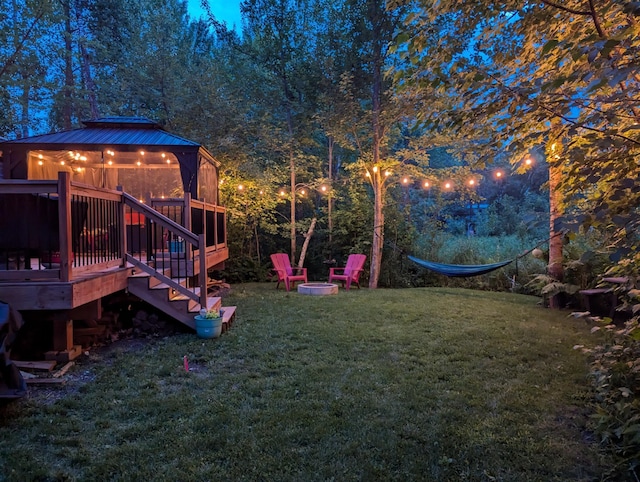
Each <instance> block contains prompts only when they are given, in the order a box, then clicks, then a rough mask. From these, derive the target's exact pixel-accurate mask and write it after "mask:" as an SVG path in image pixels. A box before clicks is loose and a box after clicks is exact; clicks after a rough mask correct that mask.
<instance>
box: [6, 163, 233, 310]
mask: <svg viewBox="0 0 640 482" xmlns="http://www.w3.org/2000/svg"><path fill="white" fill-rule="evenodd" d="M152 204H153V205H154V206H155V207H156V208H157V210H156V209H153V208H152V207H150V206H147V205H145V204H142V203H140V202H139V201H138V200H137V199H135V198H133V197H132V196H130V195H128V194H126V193H124V192H121V191H111V190H106V189H100V188H95V187H92V186H87V185H83V184H77V183H72V182H71V181H70V176H69V174H68V173H63V172H61V173H59V178H58V180H57V181H33V180H32V181H29V180H3V181H0V282H4V281H11V282H20V281H33V280H59V281H71V280H73V279H75V278H77V277H79V276H84V275H86V274H91V273H92V272H98V271H101V270H104V269H109V268H112V267H116V266H125V265H126V263H131V264H133V265H134V266H137V267H139V268H140V269H142V270H144V271H146V272H149V274H151V275H152V276H154V277H156V278H158V279H159V280H161V282H164V283H167V284H168V285H170V286H171V287H172V288H173V289H174V290H175V291H177V292H180V293H182V294H184V295H185V296H188V297H189V298H191V299H194V300H195V301H198V302H202V301H205V302H206V282H207V279H206V273H207V259H206V258H207V256H206V253H207V252H209V251H211V250H216V249H221V248H223V247H226V226H225V210H224V208H222V207H220V206H215V205H211V204H207V203H204V202H200V201H193V200H191V199H190V197H189V196H187V197H186V198H185V199H184V200H182V199H179V200H153V203H152ZM194 220H195V222H194ZM202 247H204V249H201V248H202ZM200 274H202V275H200ZM201 304H203V303H201Z"/></svg>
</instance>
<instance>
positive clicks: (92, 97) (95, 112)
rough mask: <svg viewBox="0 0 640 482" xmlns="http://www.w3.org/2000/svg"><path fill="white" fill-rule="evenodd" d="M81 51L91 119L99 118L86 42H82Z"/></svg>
mask: <svg viewBox="0 0 640 482" xmlns="http://www.w3.org/2000/svg"><path fill="white" fill-rule="evenodd" d="M80 52H81V53H82V76H83V77H84V83H85V86H86V88H87V93H88V95H87V97H88V98H89V110H90V112H91V119H97V118H98V117H100V114H99V112H98V99H97V98H96V84H95V83H94V82H93V77H92V76H91V62H90V60H89V52H88V51H87V47H86V46H85V44H84V42H80Z"/></svg>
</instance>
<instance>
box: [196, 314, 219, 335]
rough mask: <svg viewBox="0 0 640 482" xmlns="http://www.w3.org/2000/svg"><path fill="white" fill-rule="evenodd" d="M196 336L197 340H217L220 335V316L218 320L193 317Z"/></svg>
mask: <svg viewBox="0 0 640 482" xmlns="http://www.w3.org/2000/svg"><path fill="white" fill-rule="evenodd" d="M195 321H196V334H197V335H198V338H218V337H219V336H220V334H221V333H222V316H220V317H218V318H203V317H202V316H200V315H196V316H195Z"/></svg>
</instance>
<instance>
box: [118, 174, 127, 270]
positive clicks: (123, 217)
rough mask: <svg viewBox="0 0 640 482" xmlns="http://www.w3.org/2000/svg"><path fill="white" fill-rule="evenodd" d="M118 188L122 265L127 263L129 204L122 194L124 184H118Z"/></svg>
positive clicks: (119, 241)
mask: <svg viewBox="0 0 640 482" xmlns="http://www.w3.org/2000/svg"><path fill="white" fill-rule="evenodd" d="M116 190H117V191H118V192H120V193H121V194H120V226H119V228H120V229H118V232H119V233H120V239H119V240H118V243H119V244H120V249H121V251H120V252H121V253H122V264H121V265H120V266H126V265H127V206H126V204H125V203H124V196H122V192H124V188H123V187H122V186H116Z"/></svg>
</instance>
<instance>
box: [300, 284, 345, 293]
mask: <svg viewBox="0 0 640 482" xmlns="http://www.w3.org/2000/svg"><path fill="white" fill-rule="evenodd" d="M298 293H300V294H303V295H315V296H323V295H337V294H338V285H334V284H333V283H303V284H301V285H298Z"/></svg>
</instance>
